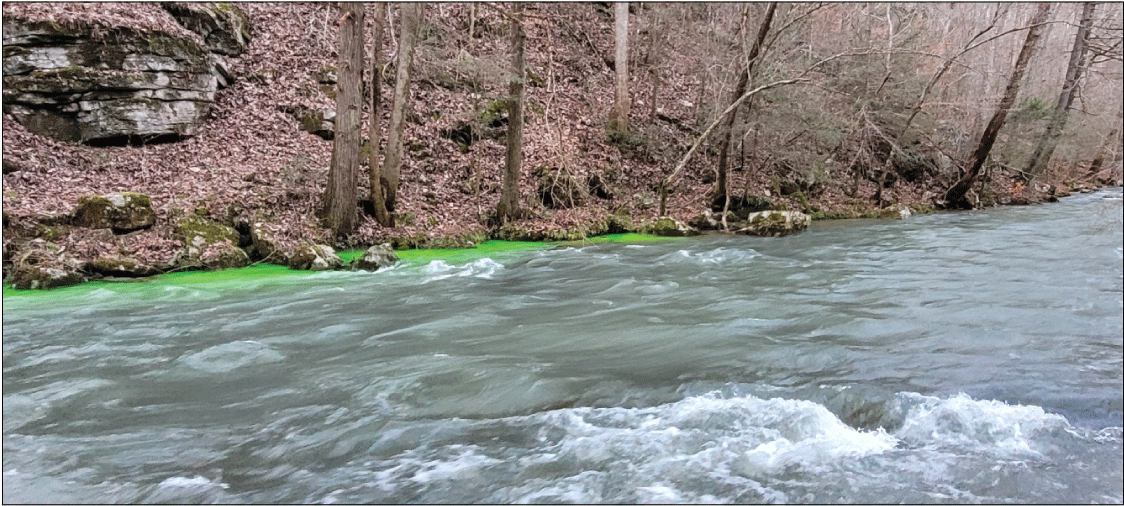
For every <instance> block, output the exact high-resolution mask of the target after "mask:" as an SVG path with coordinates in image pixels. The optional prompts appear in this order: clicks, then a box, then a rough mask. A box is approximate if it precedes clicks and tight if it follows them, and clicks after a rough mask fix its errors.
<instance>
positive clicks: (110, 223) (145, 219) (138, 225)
mask: <svg viewBox="0 0 1124 506" xmlns="http://www.w3.org/2000/svg"><path fill="white" fill-rule="evenodd" d="M72 223H73V224H74V225H77V226H79V227H86V228H109V229H112V230H113V233H115V234H125V233H129V232H133V231H135V230H141V229H145V228H151V227H152V225H154V224H156V213H155V212H154V211H153V210H152V201H151V199H149V198H148V195H145V194H143V193H132V192H122V193H110V194H108V195H84V196H82V197H79V198H78V207H76V208H75V209H74V214H73V217H72Z"/></svg>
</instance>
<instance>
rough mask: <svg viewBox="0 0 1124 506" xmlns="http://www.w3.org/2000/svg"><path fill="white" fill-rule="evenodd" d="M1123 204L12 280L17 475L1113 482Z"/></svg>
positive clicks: (881, 485) (336, 488)
mask: <svg viewBox="0 0 1124 506" xmlns="http://www.w3.org/2000/svg"><path fill="white" fill-rule="evenodd" d="M1121 228H1122V227H1121V191H1120V190H1119V189H1115V190H1107V191H1103V192H1100V193H1097V194H1091V195H1079V196H1075V197H1071V198H1067V199H1063V201H1062V202H1061V203H1058V204H1050V205H1042V206H1032V207H1021V208H1003V209H989V210H984V211H978V212H970V213H958V214H939V215H926V216H915V217H913V218H911V219H908V220H904V221H851V222H827V223H815V224H814V225H813V227H812V229H811V230H810V231H809V232H806V233H804V234H801V235H798V236H793V237H787V238H779V239H774V238H749V237H724V236H707V237H701V238H692V239H685V240H679V241H664V242H642V243H635V244H620V243H617V244H598V245H588V246H580V247H560V248H554V249H549V250H539V251H527V250H525V251H512V252H507V253H502V252H496V253H489V254H487V255H486V256H485V257H481V258H477V259H474V260H463V261H454V260H448V261H441V260H435V261H427V262H419V261H414V262H407V263H404V264H402V265H399V266H397V267H395V268H392V269H389V270H384V271H380V272H375V273H350V272H333V273H320V274H312V275H307V274H304V275H299V276H288V277H278V278H275V279H271V280H261V279H247V280H246V281H245V283H238V282H233V283H231V282H226V283H224V284H208V283H206V282H197V283H186V282H184V283H170V282H155V283H144V284H107V283H101V284H98V285H89V286H90V287H81V288H78V289H66V290H60V291H58V292H55V293H57V295H48V296H44V295H43V294H26V295H21V294H15V295H8V296H5V297H4V348H3V356H4V363H3V370H4V382H3V386H4V391H3V400H4V411H3V412H4V418H3V427H4V433H3V434H4V436H3V438H4V439H3V451H4V453H3V456H4V457H3V484H4V500H5V502H25V501H32V502H34V501H40V502H42V501H46V502H54V503H68V502H158V503H169V502H192V503H206V502H222V503H240V502H252V503H278V502H283V503H357V502H358V503H363V502H396V503H400V502H423V503H440V502H499V503H519V502H579V503H599V502H609V503H621V502H624V503H634V502H641V503H652V502H705V503H717V502H816V503H822V502H877V503H883V502H895V503H897V502H907V503H915V502H957V503H960V502H1018V503H1024V502H1050V503H1054V502H1060V503H1072V502H1111V503H1120V502H1121V501H1122V497H1124V494H1122V469H1121V468H1122V449H1121V448H1122V447H1121V425H1122V407H1121V397H1122V379H1121V378H1122V337H1121V336H1122V331H1124V324H1122V307H1124V306H1122V296H1121V294H1122V251H1124V250H1122V235H1121ZM93 286H96V287H93ZM91 287H93V288H91Z"/></svg>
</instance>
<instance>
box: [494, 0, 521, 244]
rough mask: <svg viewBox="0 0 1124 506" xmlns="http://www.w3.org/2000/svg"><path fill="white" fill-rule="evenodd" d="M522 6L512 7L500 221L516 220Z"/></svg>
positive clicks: (519, 147)
mask: <svg viewBox="0 0 1124 506" xmlns="http://www.w3.org/2000/svg"><path fill="white" fill-rule="evenodd" d="M523 6H524V4H522V3H515V4H512V7H511V16H510V21H511V53H512V55H511V80H510V81H509V84H508V92H509V96H508V102H507V158H506V160H505V163H504V172H503V191H502V193H501V195H500V201H499V204H498V205H497V206H496V217H497V218H498V219H499V220H500V221H501V222H506V221H508V220H513V219H518V217H519V214H520V210H519V173H520V168H521V166H522V163H523V89H524V87H525V83H524V81H525V79H526V63H525V61H524V54H523V53H524V51H523V45H524V39H525V35H524V33H523Z"/></svg>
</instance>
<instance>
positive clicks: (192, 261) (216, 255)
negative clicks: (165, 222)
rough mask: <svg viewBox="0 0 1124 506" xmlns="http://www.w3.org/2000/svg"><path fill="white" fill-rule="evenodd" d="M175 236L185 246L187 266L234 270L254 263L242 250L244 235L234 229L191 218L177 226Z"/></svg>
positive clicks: (194, 217)
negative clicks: (241, 241)
mask: <svg viewBox="0 0 1124 506" xmlns="http://www.w3.org/2000/svg"><path fill="white" fill-rule="evenodd" d="M175 236H176V239H179V240H180V241H182V242H183V244H184V253H185V254H186V255H185V256H186V259H185V260H184V261H183V263H184V265H188V266H196V267H204V268H207V269H233V268H238V267H245V266H247V265H249V264H250V257H249V255H247V254H246V252H245V251H243V250H242V248H239V247H238V243H239V239H241V234H239V233H238V231H237V230H235V229H234V228H233V227H228V226H226V225H223V224H222V223H218V222H214V221H211V220H209V219H207V218H203V217H201V216H189V217H187V218H184V219H183V220H181V221H180V222H179V223H177V224H176V227H175Z"/></svg>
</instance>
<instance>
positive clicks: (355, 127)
mask: <svg viewBox="0 0 1124 506" xmlns="http://www.w3.org/2000/svg"><path fill="white" fill-rule="evenodd" d="M340 11H341V12H342V13H343V14H342V16H340V18H339V25H340V32H339V33H340V40H339V43H340V46H339V47H340V49H339V54H340V59H339V69H338V71H337V72H338V77H337V87H338V88H337V91H336V136H335V142H334V144H333V145H332V165H331V167H330V168H329V173H328V187H327V188H326V189H325V191H324V210H325V211H326V214H327V222H328V226H329V227H330V228H331V229H332V234H333V235H335V236H336V237H340V236H344V235H348V234H352V233H354V232H355V230H356V229H357V228H358V226H359V217H358V210H357V207H356V187H357V186H358V183H359V148H360V143H361V142H362V137H361V135H360V128H359V120H360V116H361V113H362V109H363V91H362V85H363V4H362V3H347V2H342V3H340Z"/></svg>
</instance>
